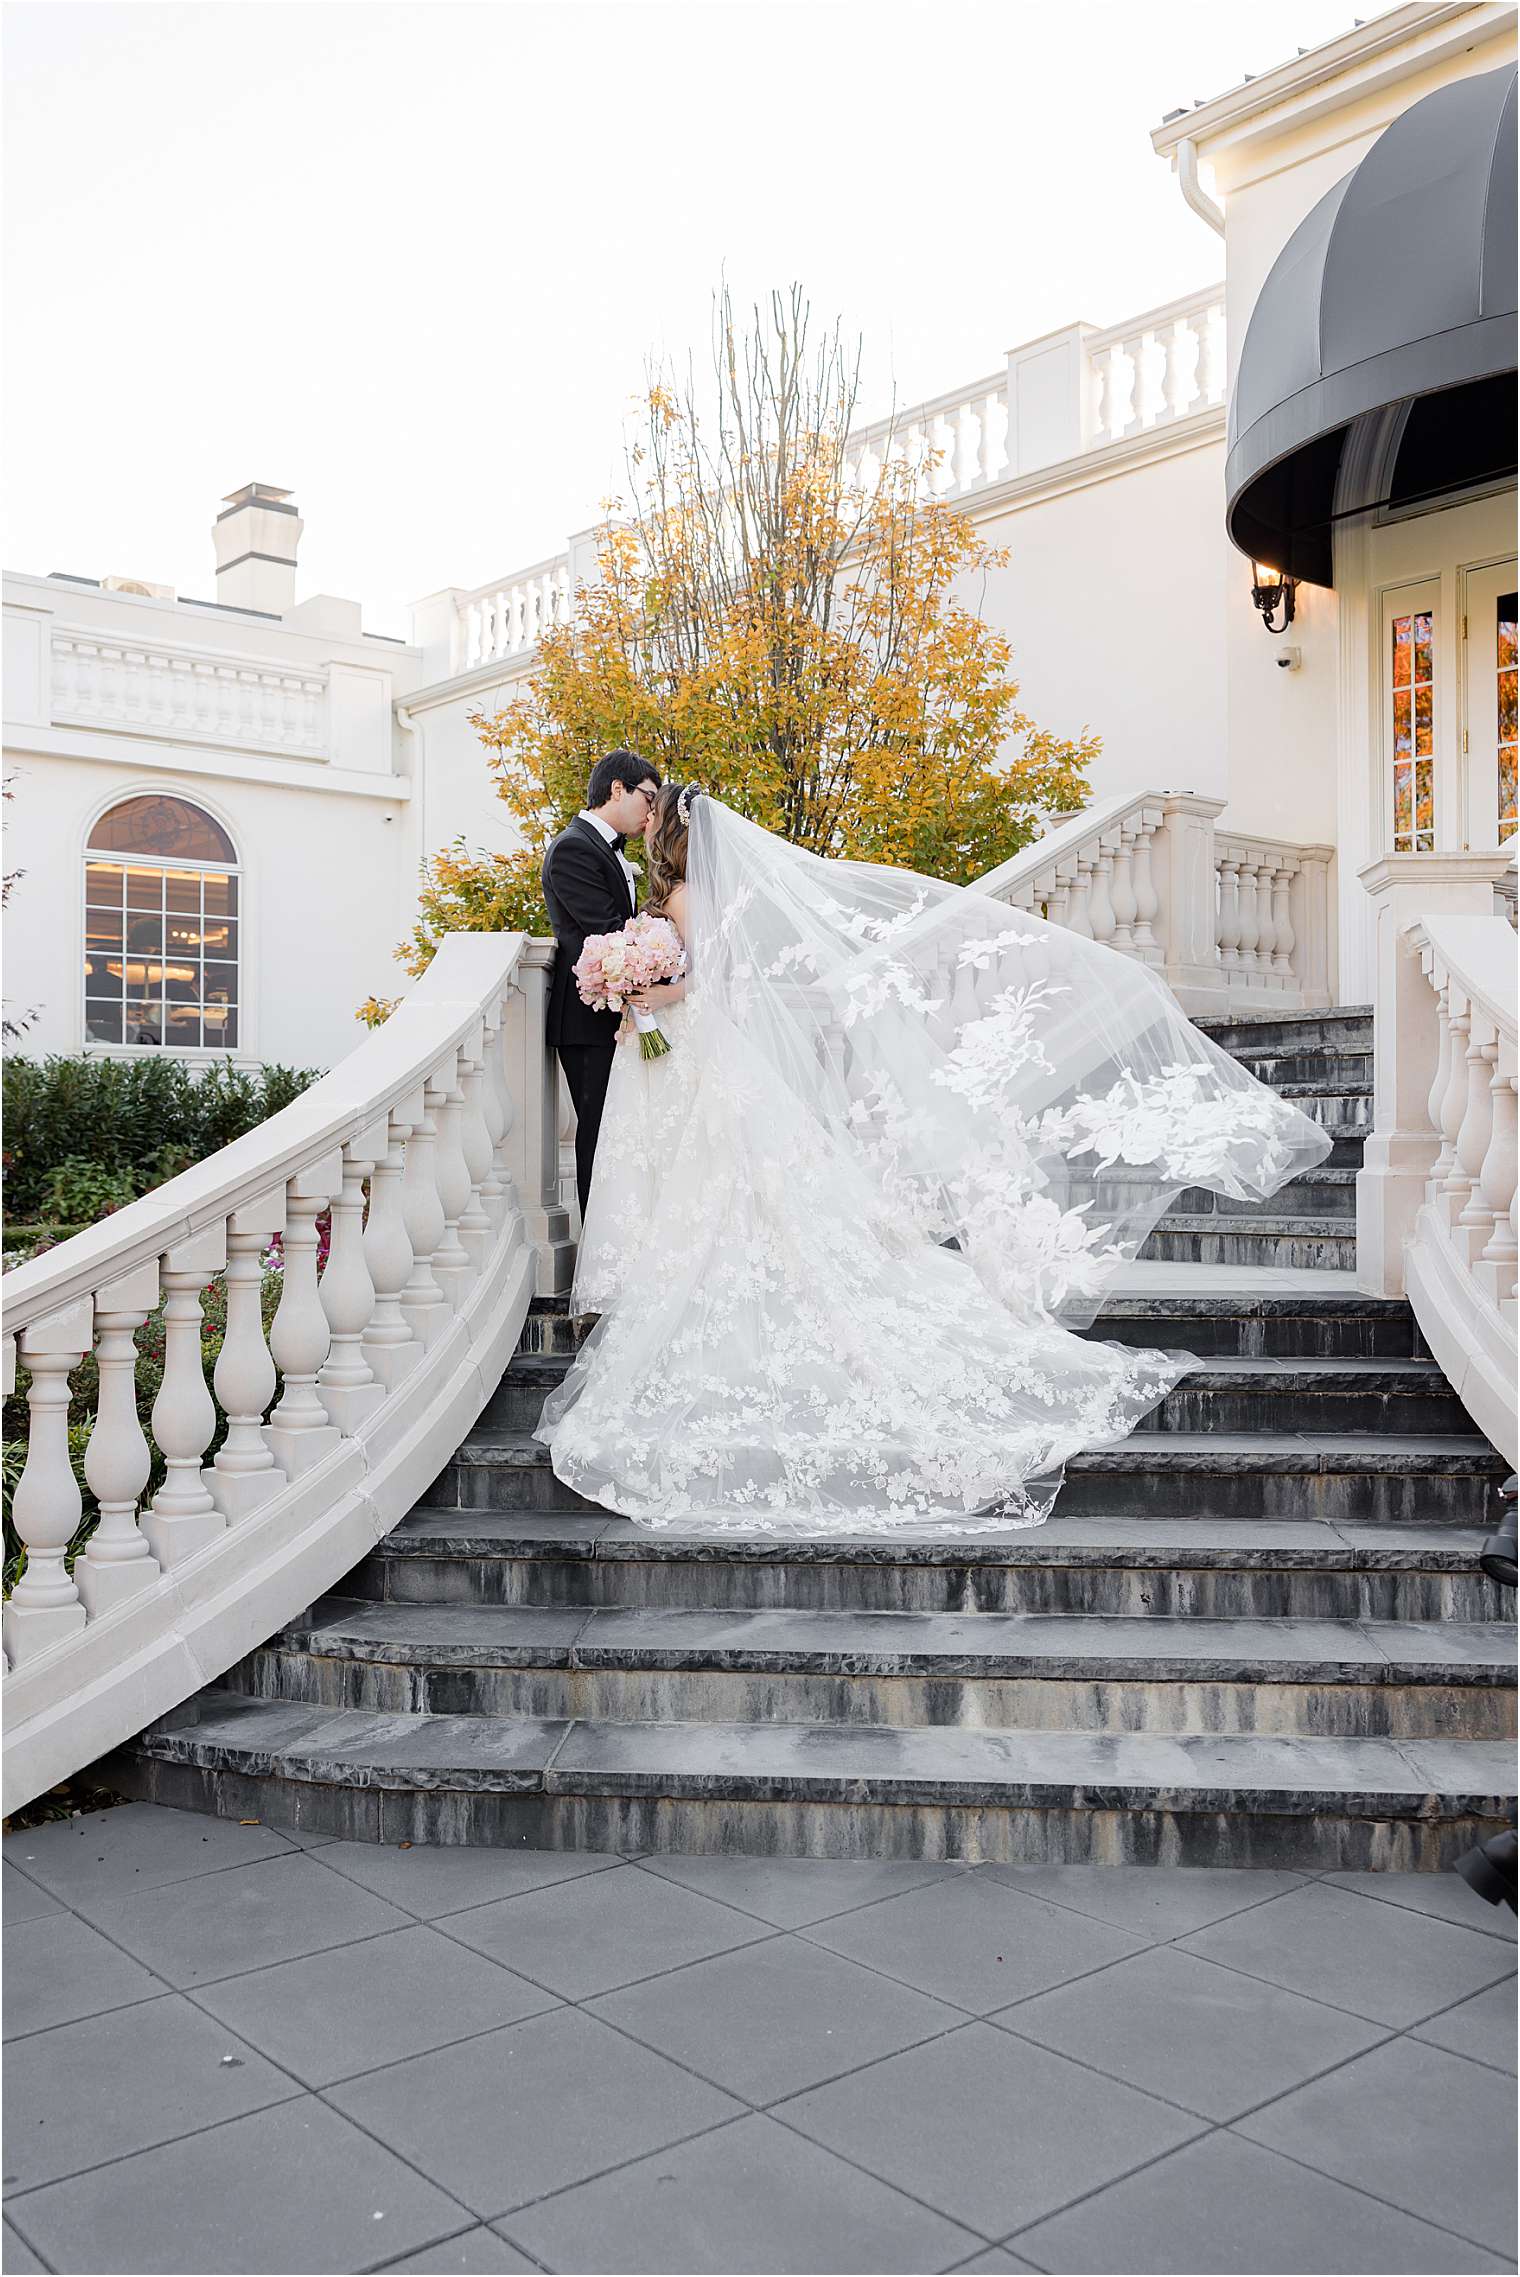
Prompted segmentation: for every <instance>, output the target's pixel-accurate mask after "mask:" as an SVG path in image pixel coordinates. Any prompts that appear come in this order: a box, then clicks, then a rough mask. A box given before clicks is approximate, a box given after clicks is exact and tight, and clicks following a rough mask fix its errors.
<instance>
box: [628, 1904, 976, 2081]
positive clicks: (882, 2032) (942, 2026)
mask: <svg viewBox="0 0 1520 2277" xmlns="http://www.w3.org/2000/svg"><path fill="white" fill-rule="evenodd" d="M594 2009H595V2013H596V2014H597V2015H598V2016H602V2017H605V2018H606V2020H607V2021H608V2023H610V2024H616V2025H617V2026H618V2027H619V2029H620V2030H622V2031H624V2032H629V2033H631V2034H632V2036H633V2037H634V2039H636V2040H639V2041H642V2042H643V2043H645V2044H646V2045H647V2046H649V2047H652V2048H659V2049H660V2050H661V2051H662V2052H663V2053H664V2054H665V2055H667V2056H672V2057H674V2059H675V2061H676V2062H677V2063H681V2064H686V2065H689V2066H690V2068H691V2069H692V2070H693V2071H697V2072H701V2073H702V2074H703V2076H704V2077H705V2078H707V2079H714V2080H716V2081H717V2082H718V2085H719V2086H720V2087H727V2088H731V2089H732V2091H733V2092H734V2094H735V2095H742V2096H743V2097H744V2099H745V2101H746V2102H748V2103H773V2102H774V2101H775V2100H776V2098H777V2096H779V2095H794V2094H796V2093H797V2092H798V2091H799V2090H800V2089H802V2088H804V2087H816V2086H817V2085H818V2084H819V2082H820V2081H821V2080H825V2079H834V2078H837V2077H838V2075H839V2074H840V2073H841V2072H846V2071H853V2070H854V2069H856V2068H857V2066H859V2065H860V2064H863V2063H870V2062H873V2061H874V2060H875V2058H876V2057H878V2056H886V2055H892V2054H895V2053H896V2051H897V2050H898V2049H899V2048H906V2047H911V2046H912V2045H913V2044H914V2043H915V2042H916V2041H919V2040H928V2039H932V2038H933V2036H934V2035H935V2034H936V2033H937V2032H946V2031H950V2030H951V2029H953V2027H954V2026H955V2025H957V2024H959V2023H961V2022H962V2021H963V2019H962V2017H961V2014H960V2012H959V2010H957V2009H954V2008H947V2007H945V2005H944V2004H943V2002H941V2001H938V2000H931V1999H929V1998H928V1996H927V1995H926V1994H924V1993H921V1992H914V1991H913V1990H911V1989H910V1987H908V1986H907V1985H898V1984H892V1983H890V1982H889V1981H888V1980H887V1979H886V1978H884V1977H880V1976H877V1975H876V1974H875V1973H874V1971H872V1970H870V1969H862V1968H858V1967H857V1966H856V1964H855V1963H854V1962H853V1961H847V1960H844V1959H842V1958H841V1957H840V1956H839V1955H838V1954H836V1953H827V1952H824V1951H822V1950H820V1948H819V1947H818V1946H816V1945H812V1944H809V1943H807V1942H806V1941H804V1940H803V1939H802V1938H800V1937H777V1938H773V1939H771V1940H770V1941H769V1942H768V1943H766V1944H764V1945H753V1946H749V1947H742V1948H741V1949H740V1950H739V1951H738V1952H737V1953H722V1954H719V1955H718V1956H717V1957H716V1958H715V1959H713V1960H710V1961H699V1962H698V1963H697V1964H696V1966H695V1967H694V1968H689V1969H676V1970H674V1971H672V1973H671V1974H670V1975H668V1976H662V1977H651V1978H650V1979H649V1980H648V1982H647V1983H645V1984H635V1985H628V1986H625V1987H624V1989H623V1990H622V1991H621V1992H612V1993H608V1994H607V1995H606V1996H605V1997H604V1998H603V1999H601V2000H598V2001H596V2002H595V2003H594Z"/></svg>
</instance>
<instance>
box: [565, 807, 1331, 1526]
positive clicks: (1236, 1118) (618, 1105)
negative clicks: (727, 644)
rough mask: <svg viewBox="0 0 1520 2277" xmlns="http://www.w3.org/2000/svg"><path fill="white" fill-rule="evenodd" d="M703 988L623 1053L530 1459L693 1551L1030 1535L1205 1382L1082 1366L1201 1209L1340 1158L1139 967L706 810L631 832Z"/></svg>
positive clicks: (1167, 1364)
mask: <svg viewBox="0 0 1520 2277" xmlns="http://www.w3.org/2000/svg"><path fill="white" fill-rule="evenodd" d="M645 843H646V848H647V867H648V875H649V881H650V893H651V899H650V907H651V908H652V909H653V910H655V911H656V912H658V913H661V914H663V915H665V916H667V917H668V918H670V919H671V921H672V922H673V924H674V925H675V926H676V928H677V929H678V931H679V932H680V934H681V937H682V940H683V941H684V942H685V944H686V950H687V961H688V967H689V976H688V977H687V978H686V979H684V980H680V981H676V982H673V983H671V984H669V985H667V986H665V987H663V988H657V989H653V990H651V991H649V993H648V997H647V999H641V1000H640V1002H641V1004H647V1009H649V1010H650V1011H652V1012H654V1013H655V1014H656V1016H657V1018H658V1020H659V1023H660V1025H661V1027H662V1028H663V1029H664V1030H665V1033H666V1035H667V1037H668V1039H669V1042H670V1046H671V1048H670V1051H669V1052H668V1053H667V1054H665V1055H664V1056H662V1057H660V1058H656V1059H648V1060H646V1059H644V1058H642V1057H641V1056H640V1053H639V1050H638V1047H637V1044H636V1043H632V1044H630V1043H629V1042H627V1041H625V1042H624V1043H623V1044H622V1045H621V1046H620V1049H619V1051H618V1055H617V1063H616V1065H615V1067H614V1071H613V1075H612V1080H611V1084H610V1086H609V1089H608V1094H607V1103H606V1107H605V1110H604V1113H603V1118H602V1126H601V1134H600V1138H599V1140H598V1148H597V1174H596V1178H595V1181H594V1183H593V1186H592V1190H591V1198H590V1203H589V1207H588V1209H587V1213H586V1222H585V1225H584V1228H583V1232H582V1239H581V1244H580V1252H579V1258H578V1262H577V1266H576V1275H575V1286H574V1293H573V1297H572V1310H573V1311H574V1312H576V1313H587V1312H596V1313H600V1315H601V1318H600V1320H599V1321H598V1323H597V1325H596V1327H595V1328H594V1329H593V1330H592V1331H591V1334H590V1335H589V1336H588V1337H587V1338H586V1341H585V1343H584V1344H583V1345H582V1347H581V1349H580V1351H579V1353H578V1355H577V1357H576V1358H575V1360H574V1362H573V1363H572V1365H571V1367H570V1369H569V1371H568V1373H567V1375H566V1377H565V1380H564V1383H563V1385H562V1386H560V1387H559V1388H558V1389H557V1390H555V1391H554V1392H553V1393H551V1395H550V1396H549V1398H548V1399H547V1401H546V1402H545V1404H544V1410H543V1414H542V1417H541V1419H540V1421H539V1424H538V1427H537V1430H536V1433H535V1436H536V1437H537V1438H539V1439H541V1440H542V1441H544V1442H545V1443H546V1445H547V1446H548V1447H549V1449H550V1453H551V1460H552V1463H553V1468H554V1472H555V1475H556V1477H558V1478H559V1479H561V1480H562V1481H563V1482H564V1483H565V1484H566V1485H567V1486H570V1487H572V1488H574V1489H575V1490H576V1491H577V1492H578V1493H580V1494H582V1495H584V1496H586V1497H588V1498H589V1499H590V1500H592V1501H595V1502H599V1503H602V1504H604V1505H605V1506H606V1507H607V1508H608V1509H609V1510H613V1511H617V1512H619V1513H621V1514H622V1515H623V1516H625V1517H628V1518H631V1519H633V1520H634V1521H635V1522H636V1523H638V1524H640V1525H642V1526H647V1527H667V1528H668V1527H675V1528H679V1529H680V1530H681V1531H682V1532H722V1533H729V1534H754V1535H794V1536H795V1535H840V1536H845V1535H848V1536H857V1537H858V1536H861V1535H868V1534H884V1533H891V1532H895V1531H900V1530H905V1529H911V1530H912V1531H913V1532H915V1533H918V1534H922V1533H926V1532H927V1533H930V1534H934V1533H939V1534H946V1535H951V1534H953V1535H967V1534H984V1533H1003V1532H1007V1531H1010V1530H1012V1529H1015V1528H1019V1527H1025V1526H1033V1525H1038V1524H1039V1523H1040V1521H1041V1520H1042V1519H1043V1518H1044V1517H1046V1516H1047V1515H1048V1513H1049V1510H1050V1507H1051V1504H1052V1503H1053V1501H1054V1500H1055V1497H1056V1494H1057V1492H1058V1491H1059V1488H1060V1484H1061V1466H1062V1464H1063V1462H1064V1460H1065V1458H1066V1457H1067V1456H1068V1455H1071V1454H1074V1453H1076V1452H1077V1451H1079V1450H1080V1449H1082V1448H1087V1447H1097V1446H1109V1445H1112V1444H1113V1443H1114V1442H1115V1441H1117V1440H1120V1439H1123V1438H1124V1437H1125V1436H1126V1435H1127V1434H1128V1433H1129V1432H1130V1431H1131V1430H1132V1429H1133V1428H1134V1426H1135V1424H1136V1422H1137V1421H1138V1420H1139V1418H1140V1417H1141V1416H1142V1415H1144V1414H1145V1413H1146V1412H1147V1411H1148V1410H1149V1409H1150V1408H1152V1407H1154V1406H1155V1405H1156V1403H1157V1402H1158V1401H1159V1400H1160V1399H1162V1398H1163V1397H1164V1396H1165V1394H1166V1393H1167V1392H1168V1391H1169V1390H1170V1389H1171V1387H1172V1386H1173V1385H1174V1384H1175V1383H1176V1382H1177V1381H1178V1379H1179V1377H1181V1376H1183V1375H1185V1374H1186V1373H1187V1372H1188V1370H1189V1369H1190V1368H1191V1367H1192V1366H1193V1365H1194V1364H1195V1363H1194V1361H1193V1359H1192V1356H1191V1355H1190V1354H1187V1353H1184V1352H1159V1351H1137V1350H1132V1349H1130V1348H1127V1347H1125V1346H1122V1345H1118V1344H1109V1343H1099V1342H1088V1341H1085V1340H1084V1339H1083V1338H1081V1337H1080V1336H1078V1335H1077V1334H1076V1333H1074V1330H1075V1329H1076V1328H1079V1327H1082V1326H1084V1325H1086V1323H1087V1322H1089V1321H1090V1320H1091V1319H1092V1317H1093V1315H1094V1314H1095V1313H1096V1312H1097V1310H1098V1307H1099V1303H1100V1301H1101V1298H1102V1295H1103V1292H1104V1289H1105V1287H1106V1286H1107V1284H1108V1283H1109V1282H1110V1281H1111V1280H1112V1279H1113V1277H1114V1275H1115V1273H1116V1272H1118V1271H1119V1270H1120V1269H1121V1268H1122V1266H1123V1265H1124V1264H1125V1263H1126V1262H1127V1261H1128V1260H1129V1259H1130V1258H1132V1257H1133V1256H1134V1255H1135V1252H1136V1251H1137V1250H1138V1248H1139V1246H1140V1244H1141V1242H1142V1241H1143V1240H1144V1238H1145V1236H1146V1234H1147V1233H1148V1232H1149V1230H1150V1228H1151V1226H1152V1225H1153V1224H1154V1223H1155V1221H1156V1219H1157V1218H1158V1217H1160V1216H1161V1214H1162V1213H1163V1212H1164V1211H1165V1210H1166V1209H1167V1208H1168V1206H1169V1205H1170V1204H1171V1202H1172V1201H1173V1200H1174V1199H1175V1197H1176V1195H1177V1193H1178V1192H1179V1191H1180V1190H1181V1189H1182V1188H1183V1187H1186V1186H1207V1187H1212V1188H1213V1189H1214V1190H1215V1191H1216V1192H1217V1193H1221V1194H1227V1195H1232V1196H1235V1197H1236V1198H1239V1199H1261V1198H1264V1197H1265V1196H1267V1195H1269V1194H1271V1193H1273V1192H1274V1191H1275V1190H1276V1189H1277V1188H1278V1187H1279V1186H1281V1185H1282V1184H1283V1183H1284V1182H1285V1181H1286V1180H1287V1179H1289V1178H1292V1177H1295V1176H1296V1175H1298V1174H1299V1173H1301V1172H1302V1171H1304V1170H1306V1169H1308V1168H1310V1167H1311V1166H1312V1165H1313V1164H1315V1163H1317V1162H1321V1161H1323V1159H1324V1157H1325V1155H1326V1154H1327V1153H1328V1152H1329V1149H1330V1140H1329V1138H1328V1137H1327V1136H1326V1134H1325V1133H1324V1132H1323V1131H1322V1130H1321V1129H1320V1128H1319V1126H1318V1125H1317V1124H1315V1123H1312V1122H1311V1121H1309V1120H1308V1118H1307V1117H1306V1116H1304V1115H1303V1114H1301V1113H1300V1112H1299V1111H1298V1110H1297V1109H1296V1108H1295V1107H1293V1106H1291V1105H1290V1104H1288V1103H1287V1102H1286V1101H1285V1100H1282V1099H1279V1098H1278V1097H1277V1096H1276V1094H1275V1093H1273V1092H1271V1091H1269V1090H1267V1089H1266V1088H1265V1087H1264V1086H1263V1085H1262V1084H1259V1083H1257V1082H1256V1081H1255V1080H1254V1079H1253V1078H1252V1077H1251V1076H1250V1075H1248V1074H1247V1073H1246V1071H1245V1070H1244V1069H1243V1068H1242V1067H1240V1066H1239V1065H1238V1064H1237V1063H1236V1062H1235V1061H1234V1060H1232V1059H1230V1058H1229V1057H1228V1056H1227V1055H1226V1054H1225V1053H1223V1052H1222V1051H1221V1050H1220V1049H1219V1048H1218V1047H1217V1046H1216V1045H1215V1044H1213V1043H1211V1042H1210V1041H1209V1039H1208V1038H1207V1037H1206V1036H1204V1035H1202V1034H1201V1033H1200V1032H1199V1031H1198V1030H1197V1029H1196V1028H1194V1027H1192V1026H1191V1025H1190V1023H1189V1022H1188V1021H1187V1019H1186V1018H1185V1017H1184V1015H1183V1013H1182V1011H1181V1009H1180V1007H1179V1006H1178V1004H1177V1002H1176V1000H1175V998H1174V997H1173V996H1172V995H1171V993H1170V991H1169V990H1168V989H1167V988H1166V986H1165V985H1164V983H1163V982H1162V981H1161V980H1160V979H1159V977H1158V976H1157V975H1156V974H1155V973H1154V972H1153V971H1152V970H1150V969H1149V968H1148V967H1147V966H1146V965H1144V964H1142V963H1141V962H1139V961H1138V960H1137V959H1136V958H1133V957H1129V956H1125V955H1122V954H1120V953H1119V952H1117V951H1115V950H1111V949H1106V948H1103V947H1102V946H1100V945H1099V944H1098V943H1097V942H1094V941H1092V940H1089V939H1087V938H1085V937H1084V936H1082V935H1079V934H1076V933H1072V932H1068V931H1066V930H1064V929H1062V928H1061V927H1058V926H1055V925H1051V924H1047V923H1046V922H1044V921H1043V920H1042V919H1040V918H1037V917H1031V916H1026V915H1024V914H1023V913H1022V912H1020V911H1016V910H1012V909H1010V908H1009V907H1008V906H1007V905H1006V904H1005V903H1002V902H998V901H994V900H992V899H990V898H989V897H987V896H985V895H983V894H980V893H978V892H977V891H976V889H975V888H974V887H960V886H951V885H945V884H943V883H940V882H939V881H937V880H935V879H932V878H924V877H919V876H916V875H915V874H914V873H912V872H911V871H906V870H897V869H888V868H884V867H881V866H878V865H875V864H871V863H863V862H843V861H831V860H824V859H821V858H820V857H818V856H816V855H813V854H809V853H807V852H805V851H804V850H803V849H802V848H800V847H797V846H793V845H790V844H789V843H788V842H787V841H785V840H784V839H781V838H778V837H775V836H774V835H772V834H771V833H770V832H768V831H765V830H762V829H761V828H760V827H759V826H758V825H757V824H755V823H753V822H749V821H746V820H745V818H744V817H743V816H742V815H740V814H737V813H735V812H734V811H733V810H732V809H731V808H729V807H726V806H724V805H721V804H720V803H719V802H718V801H717V800H716V799H714V798H711V797H708V796H705V795H704V794H703V793H701V792H700V791H698V790H697V789H696V788H695V787H694V786H691V785H688V786H686V787H685V788H684V789H683V788H681V787H680V786H678V785H676V784H667V785H666V786H665V787H664V788H663V789H662V791H661V792H660V795H659V797H658V799H657V801H656V803H655V806H654V809H653V811H652V813H651V814H650V816H649V818H648V821H647V822H646V825H645Z"/></svg>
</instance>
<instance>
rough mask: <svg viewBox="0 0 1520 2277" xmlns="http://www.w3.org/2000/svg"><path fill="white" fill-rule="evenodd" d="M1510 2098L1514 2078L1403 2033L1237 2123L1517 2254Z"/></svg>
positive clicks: (1410, 2209)
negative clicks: (1424, 2044) (1402, 2037)
mask: <svg viewBox="0 0 1520 2277" xmlns="http://www.w3.org/2000/svg"><path fill="white" fill-rule="evenodd" d="M1334 1902H1336V1903H1339V1902H1340V1901H1339V1900H1338V1899H1337V1900H1335V1901H1334ZM1514 2102H1515V2097H1514V2087H1513V2083H1512V2082H1511V2081H1509V2080H1507V2079H1505V2078H1504V2077H1503V2076H1502V2075H1501V2074H1500V2073H1498V2072H1495V2071H1490V2070H1489V2069H1488V2068H1487V2066H1486V2065H1483V2064H1474V2063H1469V2062H1467V2060H1466V2059H1465V2058H1464V2057H1462V2056H1453V2055H1448V2054H1447V2053H1446V2051H1445V2050H1444V2049H1442V2048H1431V2047H1425V2046H1423V2045H1422V2044H1421V2043H1420V2042H1419V2041H1418V2040H1409V2039H1401V2040H1393V2041H1390V2042H1389V2044H1388V2045H1387V2046H1386V2047H1382V2048H1374V2049H1373V2050H1372V2052H1371V2054H1370V2055H1365V2056H1358V2057H1357V2059H1356V2061H1355V2062H1354V2063H1350V2064H1347V2065H1345V2067H1344V2068H1343V2069H1342V2070H1340V2071H1337V2072H1332V2073H1331V2075H1330V2077H1329V2078H1328V2079H1323V2080H1311V2081H1310V2083H1309V2085H1308V2086H1307V2087H1300V2088H1296V2089H1295V2090H1294V2091H1293V2093H1292V2094H1291V2095H1285V2096H1283V2097H1282V2099H1281V2100H1280V2101H1279V2102H1277V2103H1272V2104H1269V2105H1268V2107H1267V2109H1266V2110H1265V2111H1257V2112H1254V2113H1253V2114H1252V2115H1251V2117H1250V2118H1248V2119H1241V2120H1240V2121H1238V2122H1237V2124H1238V2127H1239V2131H1240V2132H1241V2133H1242V2134H1243V2135H1246V2136H1248V2137H1249V2139H1250V2140H1251V2141H1252V2142H1257V2143H1265V2144H1267V2145H1268V2146H1269V2147H1270V2148H1272V2149H1275V2150H1281V2151H1286V2152H1287V2153H1288V2155H1289V2156H1290V2157H1292V2158H1297V2159H1301V2160H1302V2161H1303V2163H1304V2164H1305V2165H1306V2166H1312V2167H1316V2168H1318V2170H1319V2171H1320V2173H1322V2174H1333V2175H1335V2176H1336V2177H1337V2179H1338V2180H1340V2181H1342V2182H1349V2183H1352V2184H1354V2185H1355V2186H1356V2187H1358V2188H1360V2189H1363V2190H1368V2191H1370V2192H1371V2193H1372V2194H1373V2196H1374V2197H1378V2198H1383V2199H1386V2200H1387V2201H1388V2202H1389V2203H1390V2204H1392V2205H1395V2206H1402V2207H1403V2208H1404V2210H1405V2211H1406V2212H1407V2213H1411V2214H1418V2215H1420V2216H1421V2217H1422V2218H1423V2219H1425V2220H1427V2221H1432V2222H1439V2223H1440V2224H1441V2225H1442V2226H1443V2227H1444V2228H1446V2229H1450V2230H1455V2231H1456V2232H1457V2234H1458V2235H1459V2236H1460V2237H1465V2238H1470V2239H1472V2240H1473V2241H1474V2243H1476V2244H1478V2245H1483V2246H1486V2247H1488V2249H1489V2250H1490V2252H1493V2253H1500V2254H1504V2253H1508V2254H1513V2251H1514V2234H1515V2157H1514Z"/></svg>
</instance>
